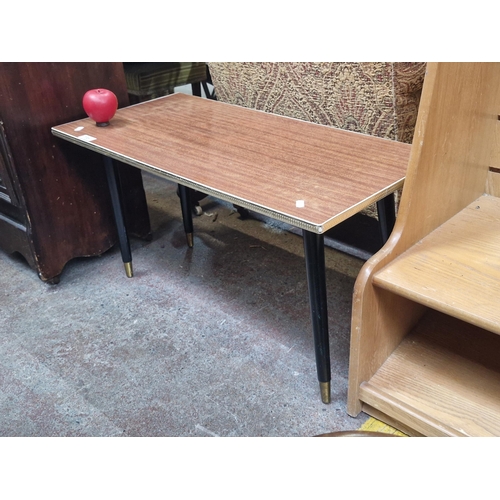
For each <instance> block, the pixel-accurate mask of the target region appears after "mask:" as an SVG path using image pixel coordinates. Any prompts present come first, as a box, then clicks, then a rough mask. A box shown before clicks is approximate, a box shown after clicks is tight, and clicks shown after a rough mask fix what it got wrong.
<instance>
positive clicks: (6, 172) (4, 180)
mask: <svg viewBox="0 0 500 500" xmlns="http://www.w3.org/2000/svg"><path fill="white" fill-rule="evenodd" d="M12 162H13V160H12V155H11V152H10V149H9V144H8V142H7V137H6V135H5V130H4V126H3V122H2V120H1V119H0V199H2V200H4V201H6V202H8V203H12V204H13V205H15V206H19V200H18V197H17V195H16V191H15V189H14V182H13V175H14V174H13V172H14V168H13V164H12Z"/></svg>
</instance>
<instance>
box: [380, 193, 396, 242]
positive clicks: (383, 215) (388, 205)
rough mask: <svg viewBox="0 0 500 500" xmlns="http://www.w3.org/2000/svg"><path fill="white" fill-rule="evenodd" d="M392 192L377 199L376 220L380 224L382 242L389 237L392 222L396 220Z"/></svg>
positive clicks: (392, 226) (392, 225)
mask: <svg viewBox="0 0 500 500" xmlns="http://www.w3.org/2000/svg"><path fill="white" fill-rule="evenodd" d="M394 201H395V200H394V193H391V194H390V195H388V196H386V197H385V198H382V199H381V200H379V201H377V212H378V221H379V225H380V236H381V238H382V244H385V242H386V241H387V240H388V239H389V236H390V235H391V232H392V230H393V229H394V224H395V222H396V206H395V203H394Z"/></svg>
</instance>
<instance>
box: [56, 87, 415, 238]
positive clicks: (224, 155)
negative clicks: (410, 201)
mask: <svg viewBox="0 0 500 500" xmlns="http://www.w3.org/2000/svg"><path fill="white" fill-rule="evenodd" d="M52 132H53V134H55V135H56V136H59V137H62V138H64V139H66V140H69V141H71V142H75V143H77V144H79V145H81V146H83V147H86V148H88V149H92V150H94V151H97V152H99V153H102V154H106V155H108V156H111V157H112V158H115V159H118V160H121V161H123V162H125V163H128V164H131V165H133V166H136V167H139V168H141V169H144V170H147V171H150V172H152V173H155V174H157V175H160V176H163V177H166V178H168V179H171V180H173V181H175V182H179V183H181V184H184V185H187V186H189V187H192V188H195V189H197V190H200V191H202V192H205V193H207V194H211V195H214V196H217V197H219V198H221V199H224V200H226V201H230V202H233V203H237V204H239V205H241V206H244V207H246V208H249V209H252V210H255V211H257V212H259V213H263V214H265V215H269V216H271V217H274V218H277V219H279V220H283V221H284V222H288V223H291V224H293V225H296V226H298V227H302V228H303V229H308V230H311V231H314V232H317V233H322V232H324V231H326V230H327V229H329V228H331V227H333V226H334V225H336V224H338V223H339V222H342V221H343V220H345V219H347V218H348V217H350V216H351V215H353V214H354V213H357V212H359V211H360V210H361V209H363V208H365V207H366V206H368V205H370V204H371V203H373V202H375V201H377V200H379V199H381V198H383V197H384V196H386V195H387V194H390V193H391V192H393V191H394V190H396V189H397V188H399V187H401V186H402V184H403V181H404V177H405V173H406V167H407V164H408V160H409V154H410V145H408V144H403V143H399V142H395V141H390V140H386V139H380V138H377V137H372V136H368V135H363V134H359V133H354V132H349V131H343V130H339V129H334V128H332V127H326V126H322V125H316V124H313V123H308V122H303V121H300V120H296V119H292V118H287V117H282V116H277V115H272V114H269V113H264V112H260V111H255V110H250V109H247V108H243V107H240V106H233V105H230V104H225V103H220V102H216V101H211V100H207V99H202V98H198V97H194V96H189V95H185V94H173V95H170V96H167V97H163V98H159V99H155V100H153V101H148V102H145V103H141V104H138V105H135V106H130V107H128V108H124V109H120V110H118V112H117V113H116V115H115V117H114V118H113V119H112V120H111V122H110V125H109V126H108V127H97V126H96V125H95V123H94V122H93V121H91V120H90V119H84V120H78V121H75V122H72V123H69V124H65V125H61V126H57V127H53V129H52ZM89 136H90V137H91V138H93V139H90V140H88V139H89ZM302 203H303V205H304V206H303V207H302V206H300V205H302Z"/></svg>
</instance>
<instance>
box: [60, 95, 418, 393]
mask: <svg viewBox="0 0 500 500" xmlns="http://www.w3.org/2000/svg"><path fill="white" fill-rule="evenodd" d="M52 133H53V134H54V135H55V136H57V137H60V138H62V139H64V140H67V141H70V142H73V143H75V144H78V145H79V146H82V147H84V148H88V149H90V150H92V151H95V152H97V153H100V154H102V155H103V158H104V166H105V168H106V172H107V175H108V181H109V187H110V192H111V197H112V201H113V209H114V216H115V221H116V225H117V229H118V233H119V242H120V249H121V253H122V259H123V262H124V264H125V269H126V272H127V275H128V276H129V277H131V276H132V274H133V272H132V256H131V252H130V245H129V241H128V236H127V231H126V227H125V223H124V220H123V215H122V212H121V205H120V196H121V195H120V189H119V182H118V180H119V172H118V168H117V166H116V164H115V163H114V162H113V160H119V161H121V162H124V163H127V164H129V165H132V166H134V167H137V168H140V169H142V170H145V171H147V172H150V173H152V174H155V175H158V176H160V177H164V178H166V179H169V180H171V181H174V182H176V183H178V185H179V193H180V198H181V209H182V215H183V221H184V228H185V231H186V237H187V243H188V246H192V245H193V221H192V211H191V206H190V201H189V197H190V193H191V191H192V190H194V189H195V190H198V191H201V192H203V193H206V194H207V195H212V196H215V197H217V198H219V199H222V200H225V201H228V202H230V203H234V204H235V205H238V206H240V207H243V208H246V209H249V210H252V211H254V212H257V213H260V214H263V215H266V216H268V217H271V218H274V219H277V220H279V221H283V222H286V223H288V224H290V225H293V226H295V227H298V228H300V229H302V230H303V236H304V251H305V260H306V272H307V280H308V289H309V301H310V308H311V318H312V326H313V334H314V345H315V353H316V366H317V373H318V380H319V383H320V390H321V398H322V401H323V402H324V403H329V402H330V380H331V375H330V346H329V334H328V313H327V299H326V278H325V256H324V233H325V231H327V230H328V229H330V228H332V227H333V226H335V225H336V224H338V223H340V222H342V221H344V220H346V219H347V218H348V217H350V216H352V215H354V214H355V213H357V212H359V211H360V210H362V209H363V208H365V207H367V206H368V205H370V204H372V203H374V202H380V201H382V200H384V199H387V197H388V196H389V195H391V194H392V193H393V192H394V191H395V190H397V189H398V188H400V187H401V186H402V185H403V181H404V177H405V173H406V167H407V165H408V160H409V153H410V145H408V144H403V143H398V142H395V141H391V140H386V139H381V138H377V137H373V136H368V135H364V134H359V133H355V132H349V131H344V130H339V129H334V128H332V127H327V126H323V125H316V124H313V123H309V122H304V121H300V120H296V119H292V118H287V117H283V116H277V115H273V114H269V113H264V112H261V111H256V110H251V109H246V108H243V107H240V106H233V105H230V104H225V103H220V102H217V101H213V100H208V99H203V98H200V97H194V96H190V95H185V94H172V95H169V96H166V97H162V98H159V99H155V100H152V101H147V102H144V103H141V104H136V105H134V106H129V107H126V108H122V109H119V110H118V111H117V113H116V115H115V116H114V118H113V119H112V120H111V122H110V124H109V125H108V126H106V127H98V126H96V124H95V122H93V121H92V120H91V119H90V118H86V119H82V120H77V121H74V122H71V123H67V124H64V125H60V126H57V127H53V128H52Z"/></svg>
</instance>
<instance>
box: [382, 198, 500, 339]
mask: <svg viewBox="0 0 500 500" xmlns="http://www.w3.org/2000/svg"><path fill="white" fill-rule="evenodd" d="M374 283H375V285H377V286H380V287H382V288H385V289H386V290H390V291H392V292H394V293H397V294H398V295H401V296H403V297H406V298H408V299H410V300H413V301H415V302H419V303H420V304H424V305H426V306H429V307H432V308H433V309H436V310H438V311H441V312H444V313H446V314H449V315H450V316H454V317H456V318H460V319H462V320H463V321H466V322H469V323H471V324H473V325H476V326H479V327H481V328H484V329H486V330H489V331H492V332H495V333H497V334H500V307H499V302H498V298H499V297H500V198H495V197H493V196H488V195H483V196H481V197H479V198H478V199H476V200H475V201H474V202H473V203H471V204H470V205H469V206H467V207H466V208H465V209H463V210H462V211H461V212H459V213H458V214H457V215H455V216H454V217H452V218H451V219H449V220H448V221H447V222H445V223H444V224H443V225H441V226H440V227H438V228H437V229H436V230H434V231H433V232H432V233H430V234H429V235H428V236H426V237H425V238H424V239H422V240H421V241H420V242H419V243H417V244H416V245H414V246H413V247H411V248H410V249H409V250H407V251H406V252H405V253H403V254H402V255H400V256H399V257H398V258H396V259H395V260H393V261H392V262H391V263H390V264H389V265H387V266H386V267H384V268H383V269H382V270H381V271H379V272H378V273H376V274H375V275H374Z"/></svg>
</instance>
